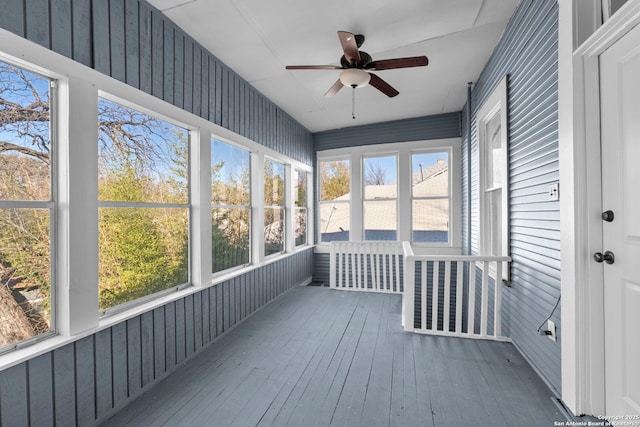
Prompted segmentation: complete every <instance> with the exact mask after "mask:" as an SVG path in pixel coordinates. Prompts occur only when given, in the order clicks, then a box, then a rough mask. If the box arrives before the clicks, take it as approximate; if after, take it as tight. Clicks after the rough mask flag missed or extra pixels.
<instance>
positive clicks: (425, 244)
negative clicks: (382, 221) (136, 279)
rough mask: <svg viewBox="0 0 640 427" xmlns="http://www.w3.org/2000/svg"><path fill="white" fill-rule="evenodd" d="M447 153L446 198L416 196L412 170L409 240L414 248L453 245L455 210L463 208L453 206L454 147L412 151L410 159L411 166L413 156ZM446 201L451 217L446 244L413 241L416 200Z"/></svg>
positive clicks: (449, 217) (449, 218) (448, 219)
mask: <svg viewBox="0 0 640 427" xmlns="http://www.w3.org/2000/svg"><path fill="white" fill-rule="evenodd" d="M444 152H446V153H447V157H448V158H447V162H448V165H447V168H448V171H449V174H448V185H447V195H446V196H415V195H414V194H413V168H411V175H410V179H411V181H410V184H409V185H410V196H411V197H410V206H411V208H410V210H411V222H410V224H411V225H410V227H411V234H410V236H411V239H410V240H409V241H410V242H411V245H412V246H418V247H419V246H423V247H437V246H450V245H451V239H452V235H453V233H452V232H451V226H452V222H453V210H454V209H455V206H461V205H460V204H458V205H455V206H454V204H453V196H452V194H453V191H452V190H453V187H452V185H453V179H452V178H453V177H452V174H451V173H450V172H451V163H452V160H453V147H447V148H433V149H417V150H412V151H411V153H410V157H409V165H411V164H412V163H413V155H414V154H436V153H444ZM443 199H446V200H447V202H448V204H449V209H448V211H449V216H448V218H447V221H448V227H447V241H446V242H416V241H414V239H413V234H414V229H413V215H414V214H413V202H414V201H415V200H443Z"/></svg>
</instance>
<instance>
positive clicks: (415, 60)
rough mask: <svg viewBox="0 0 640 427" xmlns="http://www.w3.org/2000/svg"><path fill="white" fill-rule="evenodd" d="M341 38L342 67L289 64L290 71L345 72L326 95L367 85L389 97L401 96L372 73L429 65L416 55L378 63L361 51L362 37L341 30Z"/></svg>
mask: <svg viewBox="0 0 640 427" xmlns="http://www.w3.org/2000/svg"><path fill="white" fill-rule="evenodd" d="M338 38H339V39H340V44H341V45H342V50H343V51H344V55H342V57H341V58H340V66H337V65H287V66H286V67H285V68H286V69H287V70H343V71H342V72H341V73H340V78H339V79H338V80H337V81H336V82H335V83H334V84H333V86H331V87H330V88H329V90H328V91H327V93H325V94H324V96H333V95H335V94H336V93H338V91H339V90H340V89H341V88H342V86H349V87H352V88H354V89H355V88H357V87H362V86H365V85H367V84H370V85H371V86H373V87H375V88H376V89H378V90H379V91H380V92H382V93H384V94H385V95H387V96H388V97H390V98H391V97H394V96H396V95H398V94H399V93H400V92H398V91H397V90H396V89H395V88H393V87H392V86H391V85H390V84H389V83H387V82H385V81H384V80H382V79H381V78H380V77H378V76H377V75H375V74H373V73H372V72H370V71H371V70H376V71H382V70H392V69H396V68H410V67H424V66H426V65H427V64H429V60H428V59H427V57H426V56H412V57H408V58H394V59H382V60H380V61H374V60H373V58H371V55H369V54H368V53H367V52H363V51H359V50H358V49H359V48H360V46H362V44H363V43H364V36H363V35H362V34H352V33H350V32H348V31H338Z"/></svg>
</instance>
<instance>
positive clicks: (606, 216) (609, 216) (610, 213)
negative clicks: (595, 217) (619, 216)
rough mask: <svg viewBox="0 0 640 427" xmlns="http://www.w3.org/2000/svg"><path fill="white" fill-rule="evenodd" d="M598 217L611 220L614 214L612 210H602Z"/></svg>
mask: <svg viewBox="0 0 640 427" xmlns="http://www.w3.org/2000/svg"><path fill="white" fill-rule="evenodd" d="M600 217H601V218H602V220H603V221H607V222H612V221H613V218H614V217H615V215H614V214H613V211H604V212H602V215H600Z"/></svg>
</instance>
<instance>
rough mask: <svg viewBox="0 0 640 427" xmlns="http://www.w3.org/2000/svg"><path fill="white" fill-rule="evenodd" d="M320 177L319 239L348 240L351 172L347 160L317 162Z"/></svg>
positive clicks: (323, 240) (329, 240) (328, 240)
mask: <svg viewBox="0 0 640 427" xmlns="http://www.w3.org/2000/svg"><path fill="white" fill-rule="evenodd" d="M318 177H319V179H320V203H319V204H320V241H321V242H331V241H334V240H336V241H346V240H349V230H350V228H351V227H350V223H351V206H350V205H351V172H350V170H349V160H334V161H321V162H318Z"/></svg>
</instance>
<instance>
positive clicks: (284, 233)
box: [261, 155, 291, 259]
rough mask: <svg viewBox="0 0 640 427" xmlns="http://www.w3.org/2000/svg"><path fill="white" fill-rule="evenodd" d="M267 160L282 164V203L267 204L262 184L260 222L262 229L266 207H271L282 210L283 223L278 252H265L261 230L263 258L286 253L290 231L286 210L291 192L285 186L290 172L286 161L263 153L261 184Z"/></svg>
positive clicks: (265, 243) (264, 238)
mask: <svg viewBox="0 0 640 427" xmlns="http://www.w3.org/2000/svg"><path fill="white" fill-rule="evenodd" d="M267 161H270V162H272V163H275V164H278V165H282V167H283V171H282V179H283V181H284V182H283V191H284V194H283V195H282V205H267V204H266V203H265V202H264V195H265V193H264V185H263V186H262V189H261V190H262V191H261V193H262V196H263V203H262V222H261V224H262V230H264V228H265V227H266V225H265V224H264V218H265V217H266V215H265V214H266V212H267V209H272V210H276V209H280V210H281V212H282V221H284V224H283V226H282V249H281V250H280V251H278V252H273V253H270V254H267V253H266V248H267V247H266V245H267V242H266V235H265V233H264V231H263V239H262V245H261V246H262V253H263V254H264V258H265V259H270V258H273V257H277V256H280V255H283V254H285V253H287V248H288V246H289V245H288V244H287V241H288V239H289V236H290V235H291V233H290V232H289V231H288V227H289V224H290V221H287V210H290V206H288V203H287V199H290V194H291V192H290V190H289V189H288V188H287V186H288V185H289V183H290V181H291V180H290V179H287V177H288V176H289V175H290V172H289V168H288V165H287V163H286V162H284V161H282V160H280V159H278V158H275V157H272V156H269V155H265V156H263V159H262V176H263V177H262V183H263V184H264V181H265V178H266V175H265V165H266V162H267ZM288 208H289V209H288Z"/></svg>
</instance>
